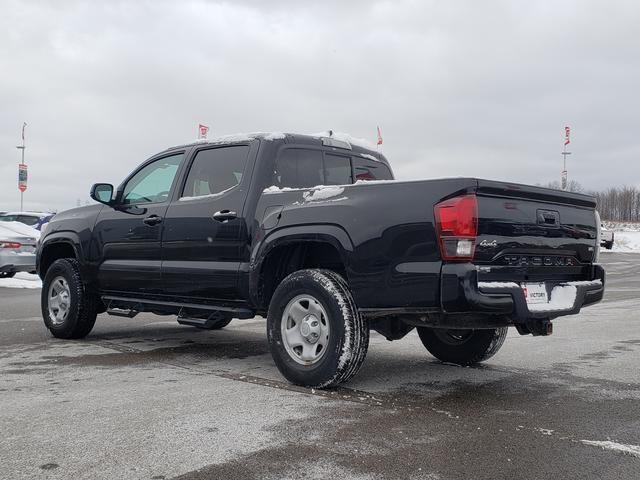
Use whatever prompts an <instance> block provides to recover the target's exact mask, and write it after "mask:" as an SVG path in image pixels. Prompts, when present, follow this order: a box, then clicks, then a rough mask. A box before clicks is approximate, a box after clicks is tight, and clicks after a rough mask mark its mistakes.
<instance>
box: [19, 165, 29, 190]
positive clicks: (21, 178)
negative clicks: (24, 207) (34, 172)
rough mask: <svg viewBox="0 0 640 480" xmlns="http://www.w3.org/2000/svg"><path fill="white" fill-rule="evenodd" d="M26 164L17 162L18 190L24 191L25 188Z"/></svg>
mask: <svg viewBox="0 0 640 480" xmlns="http://www.w3.org/2000/svg"><path fill="white" fill-rule="evenodd" d="M27 177H28V175H27V165H26V164H24V163H20V164H18V190H20V191H21V192H24V191H25V190H26V189H27Z"/></svg>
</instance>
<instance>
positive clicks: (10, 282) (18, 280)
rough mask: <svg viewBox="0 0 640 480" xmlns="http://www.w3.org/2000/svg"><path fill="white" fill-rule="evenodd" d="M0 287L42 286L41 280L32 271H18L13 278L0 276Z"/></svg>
mask: <svg viewBox="0 0 640 480" xmlns="http://www.w3.org/2000/svg"><path fill="white" fill-rule="evenodd" d="M0 288H42V281H41V280H40V277H38V276H37V275H34V274H33V273H26V272H18V273H16V276H15V277H13V278H0Z"/></svg>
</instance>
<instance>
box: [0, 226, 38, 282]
mask: <svg viewBox="0 0 640 480" xmlns="http://www.w3.org/2000/svg"><path fill="white" fill-rule="evenodd" d="M38 238H40V232H39V231H38V230H36V229H35V228H31V227H29V226H27V225H24V224H23V223H19V222H0V278H11V277H13V276H14V275H15V274H16V273H17V272H33V271H35V269H36V242H37V241H38Z"/></svg>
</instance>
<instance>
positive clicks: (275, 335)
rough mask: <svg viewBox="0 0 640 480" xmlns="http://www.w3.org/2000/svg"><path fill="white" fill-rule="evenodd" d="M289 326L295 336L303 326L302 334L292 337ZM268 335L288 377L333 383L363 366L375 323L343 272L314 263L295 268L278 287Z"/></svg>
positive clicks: (320, 385)
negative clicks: (367, 317)
mask: <svg viewBox="0 0 640 480" xmlns="http://www.w3.org/2000/svg"><path fill="white" fill-rule="evenodd" d="M305 305H306V307H305ZM305 308H306V311H305ZM285 311H286V312H287V313H286V314H285ZM296 316H297V319H296V318H294V317H296ZM304 323H306V324H307V327H306V330H305V327H304V326H303V324H304ZM287 329H289V331H290V332H293V333H292V334H291V336H295V335H296V332H297V337H296V339H293V340H292V341H289V340H288V339H289V338H290V335H286V331H287ZM305 335H306V337H305ZM267 338H268V340H269V347H270V350H271V355H272V357H273V360H274V361H275V363H276V366H277V367H278V370H280V373H282V375H283V376H284V377H285V378H286V379H287V380H289V381H290V382H291V383H294V384H296V385H301V386H304V387H313V388H327V387H333V386H336V385H338V384H340V383H343V382H346V381H347V380H349V379H350V378H351V377H352V376H353V375H355V374H356V373H357V372H358V370H359V369H360V367H361V366H362V363H363V362H364V359H365V356H366V354H367V348H368V347H369V328H368V325H367V324H366V323H365V321H364V319H363V318H362V317H361V316H360V314H359V313H358V309H357V308H356V304H355V302H354V301H353V297H352V296H351V292H350V291H349V286H348V285H347V282H346V281H345V280H344V279H343V278H342V277H341V276H340V275H338V274H337V273H335V272H332V271H330V270H319V269H309V270H299V271H297V272H294V273H292V274H291V275H289V276H288V277H286V278H285V279H284V280H283V281H282V282H281V283H280V285H279V286H278V288H276V291H275V292H274V294H273V297H272V298H271V303H270V305H269V313H268V315H267ZM296 342H299V343H300V344H299V345H297V344H296ZM303 357H307V358H303Z"/></svg>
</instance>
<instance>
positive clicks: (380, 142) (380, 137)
mask: <svg viewBox="0 0 640 480" xmlns="http://www.w3.org/2000/svg"><path fill="white" fill-rule="evenodd" d="M377 128H378V143H377V145H382V132H381V131H380V127H377Z"/></svg>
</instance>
